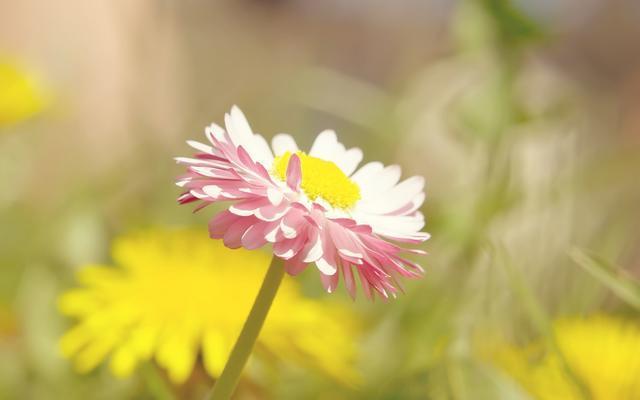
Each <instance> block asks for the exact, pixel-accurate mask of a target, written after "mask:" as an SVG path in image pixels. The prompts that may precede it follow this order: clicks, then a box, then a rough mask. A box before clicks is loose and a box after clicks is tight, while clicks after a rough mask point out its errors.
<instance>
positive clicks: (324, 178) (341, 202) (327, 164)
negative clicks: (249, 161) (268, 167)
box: [273, 151, 360, 209]
mask: <svg viewBox="0 0 640 400" xmlns="http://www.w3.org/2000/svg"><path fill="white" fill-rule="evenodd" d="M296 154H297V155H298V157H299V158H300V167H301V169H302V182H301V183H300V187H301V188H302V190H303V191H304V193H305V194H306V195H307V197H309V199H311V200H316V199H317V198H319V197H320V198H322V199H323V200H325V201H326V202H327V203H329V204H331V206H333V207H334V208H341V209H350V208H352V207H353V206H354V205H355V204H356V203H357V202H358V200H360V188H359V187H358V185H357V184H356V183H355V182H353V181H352V180H351V179H349V177H348V176H347V175H345V174H344V172H342V170H341V169H340V168H338V166H337V165H336V164H334V163H333V162H331V161H326V160H322V159H320V158H317V157H312V156H310V155H307V154H306V153H304V152H301V151H298V152H297V153H296ZM290 159H291V152H286V153H284V154H283V155H281V156H278V157H276V159H275V160H274V161H273V172H274V174H275V175H276V176H277V177H278V178H280V179H281V180H283V181H284V180H285V179H286V173H287V166H288V165H289V160H290Z"/></svg>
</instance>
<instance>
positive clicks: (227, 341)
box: [59, 230, 358, 384]
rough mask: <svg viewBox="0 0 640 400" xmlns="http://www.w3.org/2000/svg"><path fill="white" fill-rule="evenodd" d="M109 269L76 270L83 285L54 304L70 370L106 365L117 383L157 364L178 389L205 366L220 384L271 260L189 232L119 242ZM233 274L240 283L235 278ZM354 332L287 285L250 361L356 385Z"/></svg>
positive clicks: (342, 318)
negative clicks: (65, 325)
mask: <svg viewBox="0 0 640 400" xmlns="http://www.w3.org/2000/svg"><path fill="white" fill-rule="evenodd" d="M113 260H114V263H115V264H116V266H102V265H92V266H86V267H85V268H83V269H81V270H80V271H79V273H78V279H79V281H80V286H79V287H77V288H74V289H70V290H69V291H67V292H66V293H64V294H63V295H62V296H61V297H60V299H59V309H60V311H61V312H62V313H63V314H64V315H67V316H69V317H72V318H73V319H75V320H76V323H75V324H74V326H73V327H71V329H69V331H68V332H66V333H65V335H64V336H63V337H62V339H61V341H60V347H61V350H62V353H63V355H64V356H66V357H67V358H70V359H72V360H73V362H74V365H75V369H76V370H77V371H78V372H81V373H85V372H89V371H91V370H93V369H94V368H96V367H97V366H99V365H100V364H102V363H103V362H108V363H109V367H110V370H111V371H112V372H113V374H114V375H116V376H118V377H127V376H130V375H131V374H132V373H133V372H134V371H135V369H136V367H137V366H138V365H139V364H141V363H144V362H149V361H154V362H155V363H156V364H157V365H159V366H160V367H161V368H163V369H164V370H165V371H166V372H167V375H168V377H169V378H170V380H171V381H172V382H174V383H176V384H180V383H183V382H185V380H186V379H187V378H188V377H189V376H190V375H191V373H192V371H193V370H194V368H195V367H196V365H197V364H198V363H199V362H202V364H203V367H204V369H205V370H206V371H207V373H208V374H209V375H210V376H211V377H214V378H217V377H219V376H220V373H221V371H222V369H223V367H224V364H225V362H226V361H227V359H228V357H229V353H230V352H231V348H232V345H233V343H234V341H235V339H236V337H237V336H238V333H239V332H240V328H241V327H242V323H243V321H244V320H245V318H246V316H247V314H248V313H249V309H250V308H251V304H252V303H253V300H254V297H255V293H256V292H257V291H258V289H259V287H260V284H261V282H262V279H263V275H264V271H265V270H266V268H267V266H268V265H269V256H268V255H267V254H265V253H263V252H249V251H233V250H230V249H228V248H226V247H225V246H224V245H223V244H222V243H220V242H218V241H215V242H212V241H211V240H210V239H208V238H207V237H206V236H203V235H201V234H199V233H198V232H197V231H194V230H149V231H144V232H139V233H136V234H131V235H127V236H123V237H120V238H118V239H117V240H116V241H115V242H114V245H113ZM238 269H241V270H242V279H234V276H235V275H236V274H237V271H238ZM230 299H232V301H230ZM356 332H357V327H356V324H355V323H354V316H353V315H351V313H350V312H348V310H347V309H344V308H341V307H335V305H334V306H332V307H329V306H328V304H327V303H326V302H322V301H316V300H311V299H307V298H304V297H303V296H302V295H301V293H300V291H299V288H298V286H297V284H296V282H295V281H294V280H293V279H285V280H284V281H283V282H282V285H281V287H280V291H279V296H278V297H277V299H276V300H275V302H274V304H273V307H272V309H271V313H270V318H269V320H268V321H267V322H266V324H265V326H264V329H263V331H262V335H261V336H260V338H259V339H258V342H257V346H256V352H255V354H254V358H253V362H254V363H257V364H258V365H262V366H269V365H272V362H273V360H274V359H282V360H286V361H288V362H290V363H294V364H295V365H298V366H303V367H309V368H312V369H315V370H317V371H319V372H321V373H323V374H325V375H327V376H329V377H331V378H334V379H336V380H338V381H341V382H343V383H349V382H353V381H357V378H358V375H357V373H356V372H355V369H354V367H353V362H354V358H355V346H354V337H355V335H356ZM328 348H330V349H331V351H327V349H328ZM199 360H201V361H199ZM251 371H252V370H251V369H250V370H249V372H251Z"/></svg>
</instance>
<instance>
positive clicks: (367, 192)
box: [356, 165, 402, 199]
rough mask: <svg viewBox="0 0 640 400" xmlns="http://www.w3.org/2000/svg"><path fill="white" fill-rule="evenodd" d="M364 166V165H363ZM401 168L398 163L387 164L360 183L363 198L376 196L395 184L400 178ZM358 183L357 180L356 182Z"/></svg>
mask: <svg viewBox="0 0 640 400" xmlns="http://www.w3.org/2000/svg"><path fill="white" fill-rule="evenodd" d="M363 168H364V167H363ZM401 174H402V170H401V169H400V167H399V166H398V165H389V166H388V167H386V168H385V169H383V170H382V171H379V172H378V173H377V174H374V175H373V176H372V179H370V180H368V181H367V182H366V183H361V184H360V192H361V194H362V198H363V199H367V198H370V197H374V196H378V195H379V194H381V193H384V192H386V191H387V190H389V189H391V188H392V187H394V186H395V184H396V183H398V181H399V180H400V175H401ZM356 183H358V182H356Z"/></svg>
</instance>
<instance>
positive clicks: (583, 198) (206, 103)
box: [0, 0, 640, 400]
mask: <svg viewBox="0 0 640 400" xmlns="http://www.w3.org/2000/svg"><path fill="white" fill-rule="evenodd" d="M639 37H640V3H638V2H637V1H634V0H626V1H625V0H609V1H605V0H557V1H550V0H545V1H534V0H511V1H510V0H467V1H457V2H456V1H446V0H430V1H427V0H424V1H418V0H402V1H393V2H390V1H383V0H375V1H350V2H346V1H337V0H325V1H322V2H320V1H311V0H253V1H250V0H241V1H240V0H239V1H202V0H185V1H181V2H178V1H169V0H142V1H136V2H132V1H111V2H102V1H80V0H67V1H64V2H41V1H35V0H24V1H19V2H17V1H16V2H9V1H4V2H3V3H2V12H1V15H0V179H1V181H2V182H3V187H4V189H3V190H2V191H0V221H1V223H0V268H1V270H0V273H1V279H0V359H1V360H2V361H1V362H0V398H1V399H74V398H78V399H89V398H95V399H113V398H122V399H134V398H135V399H140V398H142V399H145V398H166V399H171V398H175V399H179V398H199V397H198V396H196V394H194V393H196V392H198V390H188V389H189V388H186V389H185V385H187V386H188V385H202V386H203V387H206V386H208V385H209V384H210V381H207V380H206V379H204V380H202V381H201V382H200V383H198V382H197V381H198V379H196V378H197V377H195V378H193V379H190V380H189V381H187V382H186V383H183V384H180V385H175V384H173V383H172V382H171V381H170V380H167V379H166V375H165V373H164V371H163V370H162V368H161V367H158V366H157V365H155V366H154V363H153V362H148V363H147V364H148V365H147V367H150V368H152V369H155V370H157V371H156V373H155V375H153V376H152V377H151V378H149V375H148V374H144V373H142V372H140V371H142V370H143V368H140V371H138V370H136V372H134V373H133V374H132V375H131V376H130V377H128V378H125V379H119V378H115V377H113V375H112V374H111V373H110V371H109V370H108V368H107V367H106V363H105V365H102V366H99V367H98V368H96V369H95V370H93V371H92V372H90V373H87V374H79V373H77V372H76V371H75V370H74V368H73V365H72V363H71V362H70V361H69V360H66V359H64V358H63V357H62V356H61V354H60V350H59V344H58V342H59V339H60V337H61V336H62V335H63V333H64V332H65V331H66V330H67V329H69V327H71V326H72V325H73V323H74V320H73V319H70V318H67V317H65V316H63V315H61V313H60V312H59V311H58V306H57V302H58V299H59V297H60V296H61V294H62V293H64V292H65V291H67V290H69V289H70V288H73V287H76V286H77V285H78V283H77V280H76V278H75V275H76V273H77V271H79V270H82V269H83V267H84V266H85V265H87V264H95V263H98V264H106V265H114V264H116V263H114V262H113V259H112V256H111V247H112V243H113V241H114V240H115V239H116V238H118V237H121V236H122V235H126V234H128V233H129V232H132V231H135V230H138V229H145V228H150V227H151V228H154V229H156V228H157V227H162V228H166V227H193V229H200V230H201V232H202V235H206V221H207V219H208V218H210V217H211V216H212V215H213V211H212V210H210V209H206V210H204V211H203V212H201V213H198V214H196V215H193V214H192V213H191V210H190V209H189V208H187V207H178V206H177V204H176V201H175V199H176V197H177V196H178V194H179V192H180V190H179V189H178V188H176V187H175V186H174V185H173V182H174V179H175V177H176V176H177V175H178V174H180V173H181V172H182V170H181V168H180V167H178V166H176V165H175V163H174V162H173V160H172V157H174V156H178V155H187V154H188V153H190V151H189V150H188V148H187V146H186V145H185V144H184V141H185V140H186V139H197V140H203V139H204V138H203V136H201V135H202V134H203V129H204V127H205V126H206V125H208V124H209V123H210V122H213V121H215V122H218V123H220V122H221V121H222V119H223V115H224V112H226V111H228V110H229V108H230V107H231V106H232V105H233V104H237V105H239V106H240V107H241V108H242V109H243V111H244V112H245V113H246V115H247V117H248V119H249V121H250V122H251V124H252V127H253V129H254V131H256V132H260V133H261V134H263V135H264V136H265V137H266V138H267V139H270V138H271V137H273V135H275V134H276V133H279V132H287V133H291V134H293V135H294V136H295V137H296V139H297V140H298V142H299V143H301V144H302V147H303V148H305V147H307V146H309V145H310V144H311V141H312V140H313V138H314V137H315V135H316V134H317V133H318V132H320V131H321V130H323V129H325V128H333V129H336V131H337V132H338V135H339V137H340V139H341V140H342V141H343V142H344V143H345V144H346V145H347V146H348V147H349V146H357V147H361V148H362V149H363V150H364V153H365V161H373V160H380V161H383V162H384V163H385V164H392V163H398V164H400V165H401V166H402V167H403V172H404V176H410V175H414V174H419V175H423V176H425V177H426V179H427V201H426V203H425V206H424V208H423V210H422V211H423V212H424V213H425V215H426V218H427V227H426V230H427V231H428V232H430V233H431V234H432V236H433V238H432V239H431V240H430V241H428V242H427V243H426V244H425V245H424V246H423V248H424V249H425V250H427V251H428V252H429V255H428V256H427V257H426V258H424V259H422V260H420V261H421V263H422V264H423V265H424V266H425V267H426V270H427V272H426V275H425V278H424V279H422V280H420V281H411V282H407V284H406V294H405V295H404V296H401V297H400V298H399V299H397V300H394V301H390V302H387V303H384V302H379V301H378V302H375V303H370V302H367V301H366V299H364V298H361V297H362V296H360V297H359V298H358V299H357V300H356V301H351V300H350V299H349V298H348V296H347V294H346V291H345V290H344V288H343V287H342V286H341V287H340V288H339V290H338V291H337V293H336V294H332V295H327V294H325V293H323V292H322V290H321V285H320V283H319V281H318V277H317V273H316V272H315V271H306V272H305V273H304V274H303V275H302V276H301V277H299V278H296V280H295V281H296V284H298V285H299V286H300V290H301V291H302V293H304V296H305V297H308V298H310V299H314V300H317V301H318V302H327V301H328V302H330V303H331V306H330V307H328V308H327V309H326V313H328V314H332V313H334V311H335V312H343V311H344V312H349V313H351V314H352V315H353V316H354V317H353V318H355V319H357V321H358V325H359V327H360V328H359V329H358V330H357V331H353V332H350V333H349V335H352V337H350V338H347V339H348V340H349V342H350V343H352V346H353V348H354V349H355V350H354V351H355V352H356V353H357V357H355V358H354V359H353V361H352V365H351V368H352V369H353V371H354V376H356V375H357V376H359V378H358V379H355V378H354V382H351V383H345V382H344V380H343V381H340V380H339V379H332V378H331V377H328V376H316V375H318V374H319V373H318V371H315V370H313V369H308V370H303V372H300V371H297V370H294V371H292V369H291V368H289V367H287V363H288V360H287V359H286V356H285V355H284V354H283V355H282V356H281V357H280V359H277V360H273V362H271V363H267V364H269V369H270V370H269V371H270V372H269V373H262V374H256V375H253V376H252V377H250V378H246V379H244V380H243V383H242V384H241V388H242V387H243V385H244V387H245V388H246V387H250V388H251V389H250V390H248V389H245V390H242V389H241V390H240V391H239V392H238V396H237V398H242V399H244V398H247V399H254V398H255V399H270V398H273V399H307V398H308V399H473V400H475V399H554V400H563V399H607V400H624V399H640V318H639V317H640V314H639V311H640V284H639V282H640V249H639V246H638V245H639V244H640V47H639V46H638V38H639ZM265 267H266V266H265ZM328 297H330V299H328ZM322 345H323V344H322V343H318V346H322ZM325 351H326V352H331V351H333V349H332V348H330V347H327V348H326V350H325ZM350 362H351V361H350ZM194 382H196V383H194ZM198 393H200V392H198Z"/></svg>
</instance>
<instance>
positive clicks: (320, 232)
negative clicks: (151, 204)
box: [176, 106, 429, 298]
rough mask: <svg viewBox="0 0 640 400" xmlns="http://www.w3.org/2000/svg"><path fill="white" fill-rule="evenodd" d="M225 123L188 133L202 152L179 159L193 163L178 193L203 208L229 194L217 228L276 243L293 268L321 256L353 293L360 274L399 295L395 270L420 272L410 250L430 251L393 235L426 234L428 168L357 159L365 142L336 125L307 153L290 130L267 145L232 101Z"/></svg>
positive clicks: (333, 282) (226, 235) (248, 242)
mask: <svg viewBox="0 0 640 400" xmlns="http://www.w3.org/2000/svg"><path fill="white" fill-rule="evenodd" d="M225 128H226V129H223V128H222V127H220V126H218V125H216V124H212V125H211V126H209V127H208V128H207V129H206V131H205V133H206V137H207V139H208V140H209V142H210V144H202V143H199V142H195V141H188V142H187V143H188V144H189V145H190V146H191V147H193V148H194V149H196V150H197V151H198V153H196V155H195V156H194V158H184V157H179V158H177V159H176V160H177V161H178V163H180V164H185V165H187V168H188V171H187V173H186V174H185V175H183V176H181V177H179V178H178V181H177V185H178V186H180V187H183V188H184V189H185V190H186V191H185V192H184V193H183V194H182V195H181V196H180V197H179V199H178V200H179V202H180V203H182V204H186V203H191V202H195V201H200V202H201V203H200V204H199V205H198V207H197V208H196V211H197V210H200V209H202V208H203V207H206V206H207V205H209V204H211V203H214V202H219V201H228V202H230V206H229V207H228V208H227V209H226V210H225V211H222V212H220V213H219V214H217V215H216V216H215V217H214V218H213V219H212V220H211V222H210V223H209V232H210V235H211V237H212V238H215V239H223V241H224V243H225V245H226V246H228V247H230V248H239V247H244V248H247V249H257V248H260V247H262V246H264V245H265V244H267V243H271V244H272V245H273V253H274V255H275V256H277V257H279V258H281V259H283V260H284V264H285V268H286V271H287V272H288V273H289V274H291V275H296V274H298V273H300V272H301V271H302V270H303V269H304V268H305V267H306V266H307V265H308V264H311V263H314V264H315V265H316V267H317V268H318V270H319V272H320V277H321V280H322V283H323V286H324V287H325V289H326V290H327V291H328V292H333V291H334V290H335V288H336V286H337V285H338V280H339V276H340V274H342V276H343V278H344V282H345V286H346V288H347V290H348V292H349V294H350V295H351V296H352V297H355V293H356V280H355V275H356V274H357V275H358V276H359V280H360V283H361V285H362V287H363V290H364V293H365V295H366V296H367V297H368V298H372V297H373V294H374V291H375V292H377V293H378V294H379V295H381V296H382V297H384V298H388V297H389V296H395V295H396V293H397V292H398V290H400V285H399V282H398V277H401V276H402V277H408V278H416V277H419V276H421V275H422V273H423V270H422V268H421V267H420V266H419V265H418V264H416V263H414V262H412V261H410V260H408V259H407V258H406V257H405V254H407V253H415V254H424V252H423V251H421V250H417V249H407V248H403V247H400V246H399V245H398V244H395V243H392V242H391V241H393V242H396V243H409V244H417V243H420V242H423V241H425V240H427V239H428V238H429V234H428V233H425V232H421V229H422V228H423V226H424V217H423V215H422V213H421V212H420V211H418V209H419V208H420V206H421V205H422V203H423V202H424V199H425V194H424V191H423V190H424V179H423V178H422V177H419V176H413V177H410V178H408V179H406V180H404V181H402V182H399V181H400V173H401V172H400V167H399V166H397V165H391V166H387V167H385V166H384V165H383V164H381V163H379V162H370V163H367V164H365V165H363V166H362V167H361V168H359V169H358V165H359V164H360V162H361V161H362V151H361V150H360V149H358V148H351V149H346V148H345V146H344V145H343V144H342V143H340V142H338V140H337V138H336V134H335V132H334V131H331V130H325V131H323V132H321V133H320V134H319V135H318V136H317V137H316V139H315V142H314V143H313V146H312V147H311V150H310V151H309V152H308V153H304V152H302V151H300V149H299V148H298V146H297V145H296V142H295V140H294V139H293V138H292V137H291V136H290V135H287V134H278V135H276V136H275V137H274V138H273V140H272V142H271V146H269V144H268V143H267V141H266V140H265V139H264V138H263V137H262V136H261V135H259V134H255V133H253V131H252V130H251V127H250V126H249V123H248V122H247V120H246V118H245V116H244V114H243V113H242V111H240V109H239V108H237V107H235V106H234V107H233V108H232V109H231V112H230V113H229V114H226V115H225Z"/></svg>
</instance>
